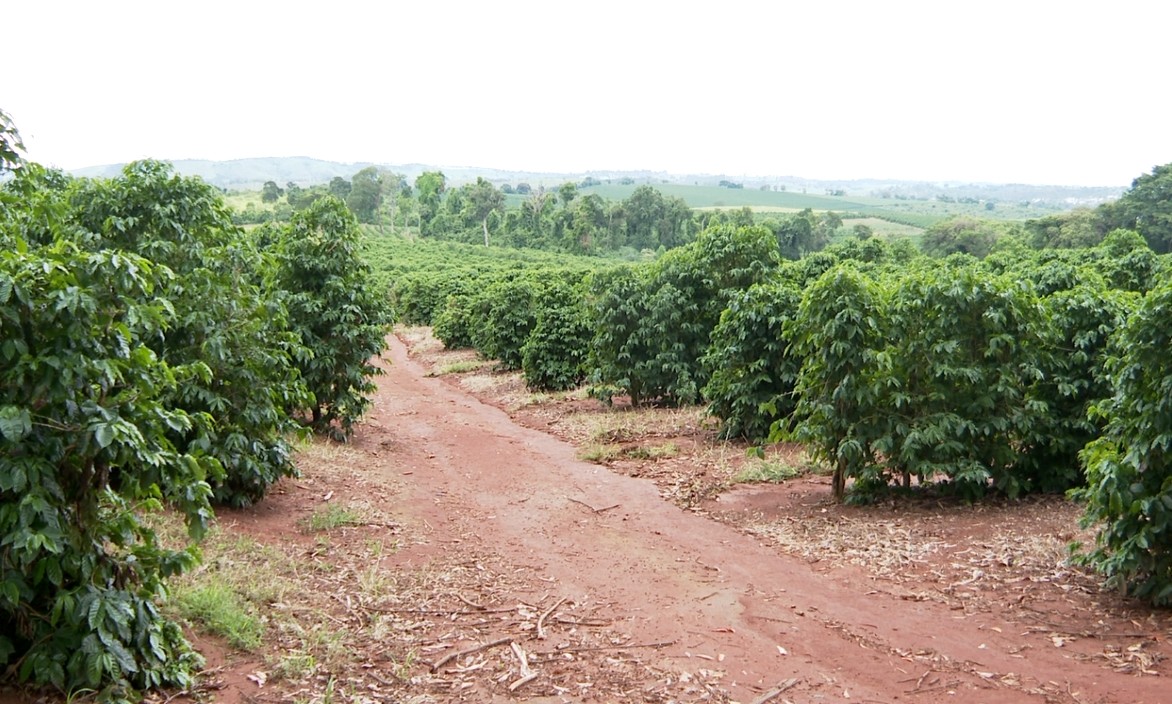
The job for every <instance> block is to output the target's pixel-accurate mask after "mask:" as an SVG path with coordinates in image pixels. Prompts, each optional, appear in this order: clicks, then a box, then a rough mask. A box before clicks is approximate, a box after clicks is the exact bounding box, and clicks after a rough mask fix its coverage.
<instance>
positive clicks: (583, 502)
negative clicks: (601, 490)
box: [566, 496, 622, 513]
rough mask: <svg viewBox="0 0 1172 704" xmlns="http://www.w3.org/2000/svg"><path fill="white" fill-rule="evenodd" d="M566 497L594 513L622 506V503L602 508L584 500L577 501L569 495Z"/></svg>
mask: <svg viewBox="0 0 1172 704" xmlns="http://www.w3.org/2000/svg"><path fill="white" fill-rule="evenodd" d="M566 498H567V499H569V500H570V501H573V502H574V503H576V504H581V505H582V506H585V507H586V508H588V509H590V510H591V511H593V512H594V513H604V512H606V511H609V510H611V509H614V508H618V507H619V506H622V504H615V505H613V506H604V507H602V508H594V507H593V506H591V505H590V504H588V503H586V502H585V501H579V500H578V499H575V498H573V497H571V496H567V497H566Z"/></svg>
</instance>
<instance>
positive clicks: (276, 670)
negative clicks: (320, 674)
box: [269, 651, 317, 681]
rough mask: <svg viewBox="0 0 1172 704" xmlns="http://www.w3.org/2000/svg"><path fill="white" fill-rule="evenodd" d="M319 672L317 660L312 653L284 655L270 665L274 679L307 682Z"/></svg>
mask: <svg viewBox="0 0 1172 704" xmlns="http://www.w3.org/2000/svg"><path fill="white" fill-rule="evenodd" d="M316 672H317V658H315V657H313V654H312V653H305V652H300V651H294V652H289V653H284V654H282V655H281V657H280V659H279V660H277V661H275V662H273V663H271V664H270V665H269V675H270V676H271V677H272V678H273V679H281V680H294V681H296V680H305V679H309V678H310V677H311V676H313V674H314V673H316Z"/></svg>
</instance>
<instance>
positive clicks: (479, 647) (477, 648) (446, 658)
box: [431, 636, 513, 672]
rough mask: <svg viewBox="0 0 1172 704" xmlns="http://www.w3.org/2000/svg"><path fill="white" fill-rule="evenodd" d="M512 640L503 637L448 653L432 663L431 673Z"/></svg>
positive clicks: (510, 637) (511, 638)
mask: <svg viewBox="0 0 1172 704" xmlns="http://www.w3.org/2000/svg"><path fill="white" fill-rule="evenodd" d="M512 640H513V636H505V637H503V638H497V639H496V640H494V641H490V642H488V643H482V644H480V645H477V646H475V647H472V648H465V649H463V650H457V651H456V652H454V653H448V654H447V655H445V656H443V657H442V658H440V659H439V660H436V661H435V662H434V663H432V665H431V671H432V672H436V671H438V670H439V669H440V668H441V667H443V666H444V665H446V664H448V663H449V662H451V661H452V660H455V659H457V658H462V657H464V656H465V655H471V654H472V653H479V652H480V651H481V650H488V649H489V648H495V647H497V646H498V645H504V644H505V643H508V642H510V641H512Z"/></svg>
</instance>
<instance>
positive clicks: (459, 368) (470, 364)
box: [431, 359, 493, 376]
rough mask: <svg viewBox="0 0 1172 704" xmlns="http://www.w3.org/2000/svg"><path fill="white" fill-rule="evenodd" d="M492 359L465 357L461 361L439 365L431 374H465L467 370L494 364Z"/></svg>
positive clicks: (476, 369)
mask: <svg viewBox="0 0 1172 704" xmlns="http://www.w3.org/2000/svg"><path fill="white" fill-rule="evenodd" d="M492 364H493V362H492V361H491V360H485V359H465V360H461V361H459V362H452V363H451V364H445V365H443V366H442V367H439V368H438V369H436V370H435V371H433V372H432V373H431V376H444V375H445V374H464V373H467V372H476V371H480V370H481V369H484V368H485V367H487V366H490V365H492Z"/></svg>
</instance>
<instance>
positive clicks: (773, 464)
mask: <svg viewBox="0 0 1172 704" xmlns="http://www.w3.org/2000/svg"><path fill="white" fill-rule="evenodd" d="M805 472H806V469H805V468H804V467H799V466H795V465H792V464H787V463H785V462H779V461H777V460H774V459H764V460H757V461H754V462H751V463H749V464H747V465H746V466H744V467H742V468H741V471H739V472H737V474H736V475H735V476H734V477H733V479H732V480H733V482H735V483H738V484H751V483H772V484H779V483H781V482H784V481H785V480H787V479H793V478H794V477H796V476H799V475H801V474H804V473H805Z"/></svg>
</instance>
